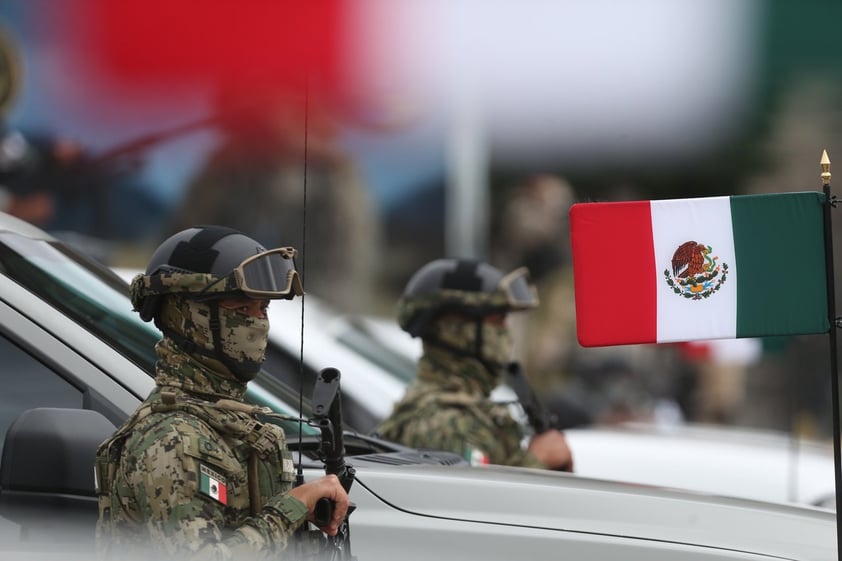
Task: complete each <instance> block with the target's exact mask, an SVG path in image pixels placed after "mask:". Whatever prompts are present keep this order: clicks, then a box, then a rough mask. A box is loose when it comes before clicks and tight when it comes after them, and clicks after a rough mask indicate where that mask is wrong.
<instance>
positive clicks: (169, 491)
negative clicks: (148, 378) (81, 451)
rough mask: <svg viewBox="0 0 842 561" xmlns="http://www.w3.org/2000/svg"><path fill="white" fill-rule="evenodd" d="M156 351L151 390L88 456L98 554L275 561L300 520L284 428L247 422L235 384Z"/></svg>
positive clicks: (169, 350) (177, 355)
mask: <svg viewBox="0 0 842 561" xmlns="http://www.w3.org/2000/svg"><path fill="white" fill-rule="evenodd" d="M157 350H158V354H159V356H160V358H161V359H160V360H159V361H158V365H157V376H156V384H157V387H156V389H155V390H154V391H153V392H152V393H151V394H150V396H149V397H148V398H147V399H146V400H145V401H144V403H142V404H141V405H140V407H139V408H138V409H137V411H136V412H135V413H134V415H133V416H132V417H130V418H129V419H128V420H127V421H126V423H124V424H123V426H121V427H120V428H119V429H118V430H117V431H116V432H115V433H114V435H112V436H111V437H110V438H109V439H108V440H106V441H105V442H103V443H102V444H101V445H100V447H99V450H98V451H97V470H96V471H97V491H98V494H99V522H98V524H97V548H98V553H99V554H100V556H101V557H104V558H107V559H114V558H133V557H137V556H140V557H141V558H150V559H152V558H154V559H160V558H175V557H179V558H181V559H192V558H196V559H214V560H215V559H220V560H225V559H240V560H241V559H248V560H251V559H264V558H268V557H273V558H278V551H279V550H282V549H284V548H285V547H286V546H287V541H288V539H289V537H290V536H291V535H292V534H293V533H294V531H295V530H296V529H297V528H298V527H299V526H301V525H302V524H303V523H304V520H305V517H306V515H307V512H306V507H305V506H304V505H303V504H302V503H301V502H300V501H298V500H297V499H296V498H294V497H292V496H291V495H289V494H287V491H289V490H290V488H291V487H292V484H293V481H294V477H295V473H294V467H293V462H292V456H291V455H290V453H289V452H288V451H287V449H286V441H285V437H284V433H283V431H282V430H281V429H280V428H279V427H277V426H276V425H273V424H271V423H266V424H264V423H262V422H260V421H258V420H257V418H255V416H254V413H253V411H251V407H250V406H248V405H247V404H245V403H243V402H242V401H241V399H242V397H243V395H244V393H245V385H244V384H241V383H239V382H235V381H233V380H230V379H226V378H224V377H222V376H219V375H217V374H215V373H214V372H212V371H210V370H208V369H207V368H205V367H204V366H202V365H201V364H200V363H198V362H196V361H195V360H194V359H192V358H191V357H190V356H188V355H186V354H185V353H182V352H181V351H180V350H178V349H177V348H176V347H175V345H173V344H172V343H171V342H170V341H169V340H168V339H163V340H162V341H161V342H160V343H159V344H158V347H157ZM250 480H251V482H250ZM250 485H251V486H252V489H254V490H256V491H257V492H255V493H251V492H250ZM143 554H147V555H148V557H143Z"/></svg>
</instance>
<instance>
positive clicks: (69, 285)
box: [0, 232, 318, 435]
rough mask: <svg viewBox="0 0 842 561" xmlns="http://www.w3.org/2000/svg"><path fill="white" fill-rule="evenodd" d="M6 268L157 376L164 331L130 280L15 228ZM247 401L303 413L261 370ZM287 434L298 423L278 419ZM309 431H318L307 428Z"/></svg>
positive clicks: (0, 254) (0, 237)
mask: <svg viewBox="0 0 842 561" xmlns="http://www.w3.org/2000/svg"><path fill="white" fill-rule="evenodd" d="M0 263H2V272H3V273H4V274H5V275H6V276H8V277H9V278H11V279H13V280H14V281H15V282H17V283H18V284H20V285H21V286H23V287H25V288H26V289H28V290H29V291H31V292H33V293H34V294H36V295H37V296H39V297H40V298H41V299H42V300H44V301H45V302H47V303H48V304H50V305H51V306H53V307H54V308H56V309H57V310H59V311H61V312H62V313H63V314H64V315H66V316H67V317H69V318H71V319H73V320H74V321H75V322H76V323H77V324H79V326H81V327H82V328H83V329H85V330H86V331H88V332H90V333H92V334H93V335H95V336H96V337H98V338H99V339H100V340H102V341H104V342H105V343H107V344H108V345H109V346H110V347H112V348H113V349H115V350H116V351H118V352H119V353H121V354H122V355H123V356H125V357H127V358H128V359H129V360H131V361H132V362H134V363H135V364H137V365H138V366H139V367H140V368H141V369H142V370H144V371H145V372H146V373H148V374H149V375H150V376H153V375H154V372H155V362H156V361H157V359H158V357H157V355H156V353H155V343H156V342H157V341H158V340H159V339H160V338H161V332H160V331H159V330H158V329H157V328H156V327H155V325H154V324H152V323H146V322H144V321H143V320H141V319H140V316H139V315H138V314H137V313H135V312H134V311H132V304H131V301H130V300H129V297H128V287H127V286H126V283H125V282H124V281H123V280H122V279H120V278H119V277H118V276H117V275H115V274H114V273H113V272H111V271H110V270H109V269H108V268H106V267H103V266H101V265H99V264H98V263H96V262H95V261H92V260H90V259H88V258H86V257H84V256H82V255H80V254H78V253H77V252H75V251H74V250H73V249H71V248H69V247H67V246H66V245H64V244H63V243H61V242H55V241H45V240H36V239H32V238H27V237H24V236H21V235H18V234H15V233H13V232H0ZM246 400H247V401H249V402H251V403H255V404H258V405H261V406H263V407H269V408H271V409H272V410H273V411H275V412H276V413H280V414H283V415H289V416H291V417H299V414H298V407H297V406H296V407H293V406H291V405H290V404H291V403H296V404H297V403H298V401H297V397H296V395H295V392H294V391H293V390H292V389H290V388H287V387H285V386H283V385H281V384H279V383H278V382H276V381H274V380H273V379H272V378H271V376H267V375H265V373H261V375H260V376H259V377H258V379H257V380H254V381H252V382H251V383H250V384H249V388H248V391H247V394H246ZM279 424H280V425H281V426H283V428H284V430H285V431H287V432H288V433H291V434H292V433H295V434H297V432H298V426H299V423H297V422H294V421H282V422H279ZM303 432H304V434H306V435H315V434H318V431H317V430H316V429H314V428H312V427H310V426H306V425H305V426H304V427H303Z"/></svg>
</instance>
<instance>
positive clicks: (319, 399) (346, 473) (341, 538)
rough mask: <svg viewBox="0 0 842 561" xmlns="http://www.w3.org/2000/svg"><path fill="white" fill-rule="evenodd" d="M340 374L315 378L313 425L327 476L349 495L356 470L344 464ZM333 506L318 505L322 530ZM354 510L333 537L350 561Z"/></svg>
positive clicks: (327, 370)
mask: <svg viewBox="0 0 842 561" xmlns="http://www.w3.org/2000/svg"><path fill="white" fill-rule="evenodd" d="M340 378H341V374H340V372H339V370H337V369H336V368H324V369H323V370H322V371H321V372H319V375H318V377H317V378H316V386H315V388H314V389H313V415H312V424H313V426H315V427H317V428H319V430H320V431H321V443H320V446H319V454H320V456H321V459H322V461H323V462H324V464H325V473H327V474H328V475H330V474H333V475H336V477H337V478H339V483H340V484H341V485H342V488H343V489H345V492H350V490H351V484H352V483H353V482H354V473H355V470H354V468H353V466H350V465H348V464H346V463H345V441H344V437H343V435H342V400H341V391H340V389H339V380H340ZM333 509H334V503H333V501H331V500H330V499H327V498H322V499H319V500H318V502H317V503H316V507H315V511H314V518H315V520H316V524H317V525H319V526H326V525H327V524H328V523H329V522H330V520H331V518H332V517H333ZM353 509H354V505H353V504H351V505H349V507H348V514H347V515H346V516H345V520H344V521H343V523H342V525H341V526H340V528H339V533H338V534H337V535H336V536H334V540H333V541H334V545H336V546H337V548H339V549H342V550H343V552H344V553H345V554H347V555H348V556H349V558H351V557H350V554H351V548H350V534H349V527H348V516H349V515H350V514H351V512H352V511H353Z"/></svg>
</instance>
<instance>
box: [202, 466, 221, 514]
mask: <svg viewBox="0 0 842 561" xmlns="http://www.w3.org/2000/svg"><path fill="white" fill-rule="evenodd" d="M199 491H200V492H201V493H202V494H203V495H207V496H209V497H210V498H212V499H214V500H217V501H219V502H220V503H222V504H224V505H227V504H228V484H227V481H226V479H225V477H224V476H222V475H220V474H219V473H217V472H215V471H214V470H212V469H211V468H209V467H208V466H206V465H204V464H199Z"/></svg>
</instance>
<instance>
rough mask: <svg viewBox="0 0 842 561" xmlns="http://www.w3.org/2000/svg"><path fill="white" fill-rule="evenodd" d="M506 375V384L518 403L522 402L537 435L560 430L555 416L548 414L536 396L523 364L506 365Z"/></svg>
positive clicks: (512, 363) (511, 363)
mask: <svg viewBox="0 0 842 561" xmlns="http://www.w3.org/2000/svg"><path fill="white" fill-rule="evenodd" d="M506 375H507V376H506V382H507V383H508V384H509V386H510V387H511V388H512V390H514V392H515V394H516V395H517V397H518V401H520V404H521V406H522V407H523V410H524V412H525V413H526V417H527V419H528V420H529V424H530V426H532V430H533V431H535V434H541V433H545V432H547V431H548V430H550V429H556V428H558V422H557V420H556V418H555V416H553V415H550V414H549V413H547V411H546V410H545V409H544V406H543V405H542V404H541V402H540V401H539V400H538V397H537V396H536V395H535V392H534V391H533V389H532V386H530V385H529V381H528V380H527V379H526V375H525V374H524V373H523V367H522V366H521V364H520V363H519V362H510V363H509V364H508V365H506Z"/></svg>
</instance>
